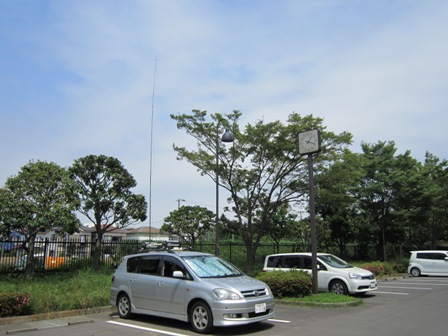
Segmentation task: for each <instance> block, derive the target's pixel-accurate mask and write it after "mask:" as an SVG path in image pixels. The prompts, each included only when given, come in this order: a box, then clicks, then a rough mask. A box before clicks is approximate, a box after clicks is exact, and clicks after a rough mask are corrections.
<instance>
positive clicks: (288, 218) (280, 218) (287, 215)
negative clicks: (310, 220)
mask: <svg viewBox="0 0 448 336" xmlns="http://www.w3.org/2000/svg"><path fill="white" fill-rule="evenodd" d="M271 221H272V224H271V228H270V229H269V231H268V232H267V234H266V236H267V238H268V239H269V240H270V241H271V242H272V243H274V249H275V253H279V252H280V243H281V241H282V240H283V239H285V238H288V239H291V236H292V234H293V230H294V227H295V226H297V225H298V223H297V215H296V214H294V213H293V212H292V211H291V208H290V206H289V205H288V204H284V205H283V206H280V207H279V208H278V209H277V212H276V213H275V214H273V215H272V216H271Z"/></svg>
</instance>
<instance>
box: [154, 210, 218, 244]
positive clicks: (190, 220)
mask: <svg viewBox="0 0 448 336" xmlns="http://www.w3.org/2000/svg"><path fill="white" fill-rule="evenodd" d="M214 216H215V214H214V213H213V212H212V211H210V210H208V209H207V208H203V207H200V206H182V207H180V208H179V209H176V210H174V211H171V212H170V214H169V216H168V217H166V218H165V220H164V224H163V225H162V227H161V228H160V230H161V232H164V233H170V234H174V235H177V236H179V237H181V238H182V240H183V241H185V242H186V243H188V244H189V245H190V246H191V248H193V249H194V248H195V246H196V242H197V241H198V240H199V239H200V238H201V237H203V235H204V234H205V233H206V232H207V231H209V230H210V228H211V227H213V225H214V220H215V217H214Z"/></svg>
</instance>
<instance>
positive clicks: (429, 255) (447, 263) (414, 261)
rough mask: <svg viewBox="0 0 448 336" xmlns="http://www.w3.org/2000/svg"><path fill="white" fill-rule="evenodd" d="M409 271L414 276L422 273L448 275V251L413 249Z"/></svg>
mask: <svg viewBox="0 0 448 336" xmlns="http://www.w3.org/2000/svg"><path fill="white" fill-rule="evenodd" d="M408 273H410V274H411V275H412V276H414V277H418V276H420V275H435V276H444V275H445V276H447V275H448V251H440V250H427V251H411V257H410V259H409V266H408Z"/></svg>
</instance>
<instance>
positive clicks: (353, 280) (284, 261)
mask: <svg viewBox="0 0 448 336" xmlns="http://www.w3.org/2000/svg"><path fill="white" fill-rule="evenodd" d="M292 269H296V270H299V271H304V272H306V273H308V274H311V272H312V267H311V253H306V252H300V253H281V254H272V255H268V256H267V257H266V258H265V261H264V267H263V271H264V272H269V271H289V270H292ZM317 269H318V275H317V287H318V290H319V291H321V292H327V291H330V292H334V293H336V294H344V295H347V294H364V293H367V292H370V291H374V290H376V289H377V281H376V279H375V276H374V274H373V273H372V272H370V271H368V270H365V269H363V268H359V267H354V266H352V265H350V264H348V263H347V262H345V261H344V260H342V259H340V258H338V257H336V256H334V255H332V254H328V253H317Z"/></svg>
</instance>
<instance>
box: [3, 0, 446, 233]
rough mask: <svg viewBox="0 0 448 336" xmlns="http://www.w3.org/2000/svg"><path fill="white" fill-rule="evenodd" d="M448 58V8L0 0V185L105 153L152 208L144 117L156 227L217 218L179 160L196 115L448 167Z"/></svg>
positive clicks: (207, 194) (409, 3)
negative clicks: (275, 127)
mask: <svg viewBox="0 0 448 336" xmlns="http://www.w3.org/2000/svg"><path fill="white" fill-rule="evenodd" d="M447 60H448V2H447V1H444V0H440V1H439V0H425V1H421V0H418V1H417V0H415V1H414V0H401V1H400V0H395V1H394V0H388V1H382V0H375V1H373V0H372V1H366V0H357V1H355V0H353V1H350V0H345V1H342V0H341V1H338V0H327V1H325V0H321V1H320V0H316V1H309V0H277V1H269V0H259V1H244V0H243V1H242V0H228V1H213V0H188V1H187V0H171V1H170V0H161V1H151V0H141V1H137V0H127V1H118V0H116V1H106V0H102V1H100V0H97V1H94V0H93V1H87V0H86V1H84V0H76V1H75V0H72V1H69V0H66V1H43V0H41V1H39V0H36V1H28V0H27V1H24V0H0V102H1V105H0V140H1V143H2V146H1V147H0V156H1V158H2V160H1V164H0V184H1V185H3V184H4V182H5V181H6V179H7V178H8V177H10V176H12V175H15V174H17V173H18V171H19V170H20V168H21V167H22V166H23V165H25V164H27V163H28V162H29V161H30V160H41V161H51V162H55V163H58V164H59V165H61V166H65V167H68V166H70V165H71V164H72V163H73V160H75V159H77V158H80V157H83V156H85V155H89V154H105V155H110V156H114V157H116V158H118V159H119V160H120V161H121V162H122V163H123V165H124V166H125V168H126V169H128V170H129V172H130V173H131V174H132V175H133V176H134V177H135V178H136V180H137V183H138V187H137V188H136V189H135V192H137V193H141V194H144V195H145V196H147V197H148V195H149V193H150V191H149V180H150V167H149V166H150V143H151V137H150V135H151V134H150V131H151V116H152V113H153V116H154V124H153V127H154V131H153V133H152V136H153V166H152V170H151V176H152V184H151V185H152V187H151V196H152V201H151V203H152V206H151V208H152V215H151V221H152V225H153V226H155V227H160V226H161V225H162V223H163V218H164V217H166V216H167V215H168V213H169V212H170V211H172V210H174V209H175V208H176V207H177V204H178V203H177V200H178V199H184V200H185V201H184V202H182V205H200V206H205V207H208V208H209V209H211V210H213V209H214V199H215V198H214V197H215V196H214V183H213V182H212V181H211V180H209V179H208V178H206V177H201V176H199V175H198V174H197V173H196V170H195V169H194V168H193V167H191V166H189V165H188V164H187V163H185V162H180V161H177V160H176V155H175V153H174V151H173V149H172V144H173V143H176V144H185V145H189V144H191V145H192V146H194V142H193V141H192V139H190V138H189V137H188V136H187V135H186V134H184V133H182V132H181V131H179V130H177V128H176V125H175V122H174V121H172V120H171V119H170V117H169V115H170V114H172V113H173V114H177V113H188V112H190V111H191V110H192V109H200V110H207V111H209V112H211V113H213V112H221V113H229V112H231V111H232V110H234V109H238V110H241V111H242V112H243V122H244V123H251V122H255V121H257V120H259V119H264V120H265V121H266V122H268V121H272V120H282V121H285V120H286V118H287V116H288V115H289V114H290V113H291V112H292V111H295V112H298V113H301V114H303V115H307V114H313V115H314V116H317V117H322V118H323V119H324V125H325V126H326V127H327V129H328V130H330V131H333V132H336V133H339V132H342V131H348V132H350V133H352V134H353V136H354V144H353V150H355V151H359V150H360V143H361V141H363V142H367V143H376V142H378V141H390V140H391V141H395V142H396V145H397V148H398V151H399V152H404V151H405V150H410V151H411V154H412V155H413V156H414V157H415V158H417V159H418V160H420V161H422V160H423V159H424V155H425V152H426V151H429V152H431V153H433V154H434V155H436V156H438V157H439V158H440V159H448V157H447V151H446V144H447V143H448V134H447V132H446V127H447V125H448V113H447V110H448V94H447V88H448V61H447ZM155 69H156V71H155ZM154 74H155V82H154ZM154 84H155V85H154ZM153 88H154V89H155V91H154V93H155V95H154V100H153V99H152V95H153ZM153 104H154V109H153V108H152V105H153ZM225 196H226V195H225V194H224V192H223V191H222V196H221V200H222V204H221V205H222V206H224V203H225V202H224V199H225Z"/></svg>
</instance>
